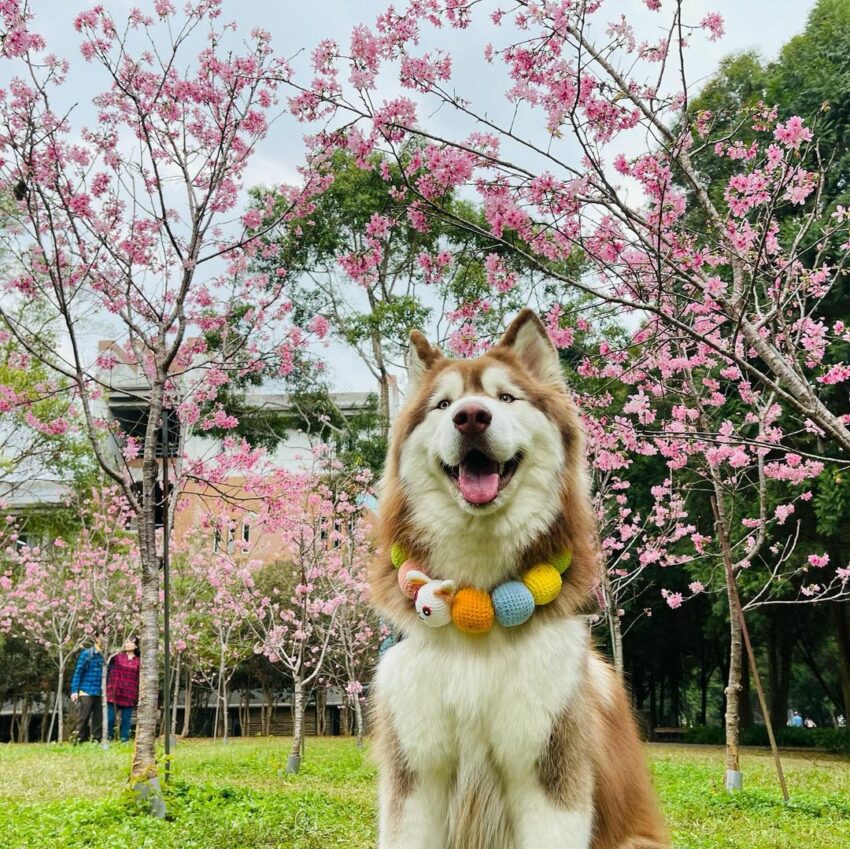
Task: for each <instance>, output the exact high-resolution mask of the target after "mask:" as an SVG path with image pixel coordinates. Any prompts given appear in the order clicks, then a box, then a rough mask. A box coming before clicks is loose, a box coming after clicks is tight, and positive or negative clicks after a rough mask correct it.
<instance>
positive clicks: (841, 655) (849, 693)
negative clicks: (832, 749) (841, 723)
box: [830, 561, 850, 727]
mask: <svg viewBox="0 0 850 849" xmlns="http://www.w3.org/2000/svg"><path fill="white" fill-rule="evenodd" d="M836 562H838V561H836ZM830 613H831V614H832V627H833V629H834V631H835V644H836V645H837V646H838V671H839V676H840V678H841V694H842V697H843V699H844V718H845V719H846V720H847V722H848V723H850V629H848V626H847V604H846V603H841V602H834V603H833V604H831V605H830ZM848 727H850V725H848Z"/></svg>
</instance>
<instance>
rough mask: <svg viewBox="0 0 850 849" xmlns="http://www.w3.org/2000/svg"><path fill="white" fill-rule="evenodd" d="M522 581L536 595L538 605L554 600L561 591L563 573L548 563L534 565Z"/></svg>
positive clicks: (535, 600)
mask: <svg viewBox="0 0 850 849" xmlns="http://www.w3.org/2000/svg"><path fill="white" fill-rule="evenodd" d="M522 582H523V583H524V584H525V585H526V586H527V587H528V589H529V591H530V592H531V594H532V595H533V596H534V603H535V604H536V605H538V606H539V605H541V604H549V602H550V601H554V600H555V599H556V598H557V597H558V593H559V592H561V575H560V573H559V572H558V570H557V569H556V568H555V567H554V566H550V565H549V564H548V563H540V564H539V565H537V566H532V567H531V568H530V569H529V570H528V571H527V572H526V573H525V575H523V578H522Z"/></svg>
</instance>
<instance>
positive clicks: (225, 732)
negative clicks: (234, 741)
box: [221, 681, 230, 743]
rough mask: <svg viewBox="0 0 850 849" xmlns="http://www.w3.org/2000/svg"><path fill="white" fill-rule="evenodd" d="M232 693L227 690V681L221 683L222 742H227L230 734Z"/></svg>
mask: <svg viewBox="0 0 850 849" xmlns="http://www.w3.org/2000/svg"><path fill="white" fill-rule="evenodd" d="M229 702H230V695H229V694H228V692H227V682H226V681H224V682H222V685H221V742H222V743H226V742H227V741H228V737H229V734H230V710H229V707H230V705H229Z"/></svg>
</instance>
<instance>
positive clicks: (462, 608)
mask: <svg viewBox="0 0 850 849" xmlns="http://www.w3.org/2000/svg"><path fill="white" fill-rule="evenodd" d="M495 616H496V614H495V612H494V611H493V602H492V601H490V594H489V593H486V592H484V590H479V589H478V588H477V587H463V589H460V590H458V591H457V593H455V597H454V601H453V602H452V621H453V622H454V623H455V626H456V627H457V628H458V630H460V631H463V632H464V633H466V634H486V633H487V632H488V631H489V630H490V629H491V628H492V627H493V620H494V619H495Z"/></svg>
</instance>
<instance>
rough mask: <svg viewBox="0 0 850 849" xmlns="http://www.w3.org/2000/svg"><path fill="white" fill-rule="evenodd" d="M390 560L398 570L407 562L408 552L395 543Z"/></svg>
mask: <svg viewBox="0 0 850 849" xmlns="http://www.w3.org/2000/svg"><path fill="white" fill-rule="evenodd" d="M390 560H392V562H393V566H395V568H396V569H398V567H399V566H401V564H402V563H404V561H405V560H407V552H406V551H405V550H404V549H403V548H402V547H401V546H400V545H399V544H398V543H397V542H394V543H393V545H392V548H391V549H390Z"/></svg>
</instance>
